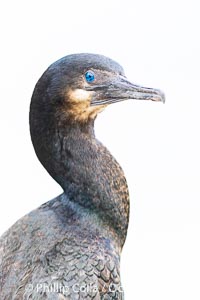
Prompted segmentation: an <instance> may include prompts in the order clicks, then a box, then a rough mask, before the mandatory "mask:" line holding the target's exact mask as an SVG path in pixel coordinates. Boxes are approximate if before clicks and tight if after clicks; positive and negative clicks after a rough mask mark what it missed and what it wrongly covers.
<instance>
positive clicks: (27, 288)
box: [25, 283, 33, 292]
mask: <svg viewBox="0 0 200 300" xmlns="http://www.w3.org/2000/svg"><path fill="white" fill-rule="evenodd" d="M25 290H26V292H32V291H33V284H31V283H29V284H27V285H26V287H25Z"/></svg>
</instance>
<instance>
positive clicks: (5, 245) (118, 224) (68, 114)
mask: <svg viewBox="0 0 200 300" xmlns="http://www.w3.org/2000/svg"><path fill="white" fill-rule="evenodd" d="M88 70H89V71H90V72H89V73H88V77H85V74H86V72H87V71H88ZM93 76H94V78H93ZM86 78H88V80H90V81H87V80H86ZM126 99H141V100H142V99H147V100H154V101H163V100H164V96H163V94H162V93H161V92H160V91H159V90H155V89H148V88H143V87H139V86H136V85H133V84H131V83H130V82H128V81H127V79H126V77H125V75H124V71H123V69H122V67H121V66H120V65H118V64H117V63H116V62H114V61H112V60H111V59H109V58H106V57H104V56H101V55H94V54H75V55H69V56H66V57H64V58H62V59H60V60H58V61H57V62H55V63H54V64H52V65H51V66H50V67H49V68H48V69H47V70H46V72H45V73H44V74H43V75H42V77H41V78H40V79H39V81H38V83H37V84H36V87H35V90H34V93H33V96H32V100H31V107H30V131H31V137H32V142H33V145H34V148H35V151H36V154H37V156H38V158H39V160H40V162H41V163H42V164H43V166H44V167H45V168H46V170H47V171H48V172H49V174H50V175H51V176H52V177H53V178H54V179H55V180H56V181H57V182H58V183H59V184H60V185H61V186H62V188H63V190H64V193H63V194H62V195H60V196H58V197H57V198H55V199H53V200H51V201H49V202H47V203H45V204H43V205H42V206H41V207H39V208H38V209H36V210H34V211H32V212H30V213H29V214H28V215H26V216H24V217H23V218H21V219H20V220H19V221H18V222H17V223H15V224H14V225H13V226H12V227H11V228H10V229H9V230H8V231H7V232H6V233H5V234H4V235H3V236H2V237H1V239H0V299H3V300H11V299H15V300H17V299H20V300H21V299H95V300H97V299H105V300H106V299H123V293H122V289H121V283H120V271H119V267H120V253H121V250H122V247H123V244H124V242H125V238H126V233H127V227H128V218H129V194H128V188H127V184H126V179H125V176H124V173H123V171H122V169H121V167H120V166H119V164H118V163H117V161H116V160H115V159H114V158H113V156H112V155H111V154H110V152H109V151H108V150H107V149H106V148H105V147H104V146H103V145H102V144H101V143H100V142H99V141H98V140H97V139H96V138H95V134H94V120H95V118H96V115H97V114H98V113H99V112H100V111H102V110H103V109H104V108H105V107H106V106H107V105H108V104H110V103H113V102H118V101H122V100H126ZM84 287H85V288H84Z"/></svg>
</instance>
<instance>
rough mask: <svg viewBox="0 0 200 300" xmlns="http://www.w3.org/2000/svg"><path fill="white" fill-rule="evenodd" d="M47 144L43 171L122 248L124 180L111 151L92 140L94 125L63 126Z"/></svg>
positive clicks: (125, 220) (126, 210)
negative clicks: (109, 233) (89, 213)
mask: <svg viewBox="0 0 200 300" xmlns="http://www.w3.org/2000/svg"><path fill="white" fill-rule="evenodd" d="M49 143H50V144H51V153H49V157H51V159H49V161H48V162H47V164H46V165H45V167H46V169H47V170H48V171H49V173H50V174H51V175H52V176H53V178H54V179H55V180H56V181H57V182H58V183H59V184H60V185H61V186H62V188H63V189H64V192H65V194H66V195H67V197H68V198H69V200H70V201H72V202H75V203H77V204H79V205H80V206H81V207H83V208H85V209H87V210H90V212H91V213H94V214H96V215H97V216H98V217H99V218H100V220H101V221H103V223H105V225H106V226H108V228H110V230H112V231H114V233H115V235H116V236H117V237H118V240H119V243H120V246H123V244H124V241H125V238H126V233H127V227H128V217H129V195H128V189H127V184H126V179H125V177H124V173H123V171H122V169H121V167H120V166H119V164H118V163H117V162H116V160H115V159H114V158H113V156H112V155H111V154H110V152H109V151H108V150H107V149H106V148H105V147H104V146H103V145H102V144H101V143H100V142H99V141H98V140H97V139H96V138H95V135H94V124H93V122H92V121H91V122H90V123H87V124H81V125H79V124H70V126H69V124H67V125H63V124H62V126H60V127H57V129H56V131H55V134H54V137H53V139H52V138H51V140H49ZM49 149H50V148H49Z"/></svg>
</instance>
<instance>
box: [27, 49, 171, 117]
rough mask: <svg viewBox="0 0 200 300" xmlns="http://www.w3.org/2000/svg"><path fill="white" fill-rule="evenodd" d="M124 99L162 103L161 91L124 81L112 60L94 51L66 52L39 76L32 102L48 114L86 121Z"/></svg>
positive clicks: (117, 65) (122, 72) (120, 68)
mask: <svg viewBox="0 0 200 300" xmlns="http://www.w3.org/2000/svg"><path fill="white" fill-rule="evenodd" d="M128 99H133V100H152V101H161V102H164V100H165V98H164V94H163V93H162V92H161V91H160V90H157V89H152V88H146V87H142V86H139V85H136V84H133V83H131V82H130V81H128V80H127V78H126V76H125V74H124V70H123V68H122V67H121V66H120V65H119V64H118V63H117V62H115V61H113V60H111V59H109V58H107V57H105V56H103V55H97V54H73V55H68V56H66V57H64V58H62V59H60V60H58V61H56V62H55V63H53V64H52V65H51V66H50V67H49V68H48V69H47V70H46V71H45V73H44V74H43V75H42V77H41V78H40V79H39V81H38V83H37V85H36V87H35V91H34V93H33V97H32V104H33V106H35V107H40V112H41V113H42V114H44V115H46V116H47V117H48V114H50V113H53V114H54V117H55V118H56V117H57V118H62V119H63V118H64V119H65V118H66V120H68V121H69V120H71V121H72V122H82V123H83V122H88V120H91V119H92V120H93V119H95V118H96V116H97V114H98V113H99V112H101V111H102V110H103V109H104V108H105V107H106V106H108V105H109V104H111V103H116V102H120V101H124V100H128Z"/></svg>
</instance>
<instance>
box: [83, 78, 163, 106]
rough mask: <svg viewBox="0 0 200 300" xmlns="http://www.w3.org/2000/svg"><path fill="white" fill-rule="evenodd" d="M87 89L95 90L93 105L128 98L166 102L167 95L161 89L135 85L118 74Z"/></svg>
mask: <svg viewBox="0 0 200 300" xmlns="http://www.w3.org/2000/svg"><path fill="white" fill-rule="evenodd" d="M86 89H87V90H90V91H93V92H94V93H93V96H92V99H91V106H97V105H107V104H111V103H115V102H120V101H124V100H128V99H133V100H152V101H160V102H163V103H164V102H165V95H164V94H163V93H162V92H161V91H160V90H158V89H154V88H147V87H143V86H139V85H135V84H133V83H131V82H129V81H128V80H127V79H126V78H125V77H123V76H118V77H117V78H115V80H112V81H110V82H107V83H105V84H99V85H93V86H90V87H87V88H86Z"/></svg>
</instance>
